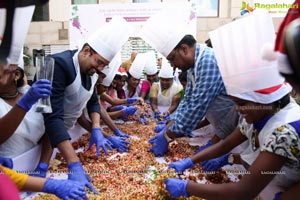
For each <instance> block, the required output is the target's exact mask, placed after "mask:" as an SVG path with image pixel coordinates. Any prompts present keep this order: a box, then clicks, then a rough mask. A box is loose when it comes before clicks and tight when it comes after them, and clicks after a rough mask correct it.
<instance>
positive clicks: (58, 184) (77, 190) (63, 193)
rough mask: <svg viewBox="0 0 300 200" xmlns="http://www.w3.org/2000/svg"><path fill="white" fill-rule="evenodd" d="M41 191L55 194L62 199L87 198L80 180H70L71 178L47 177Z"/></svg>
mask: <svg viewBox="0 0 300 200" xmlns="http://www.w3.org/2000/svg"><path fill="white" fill-rule="evenodd" d="M43 192H46V193H50V194H55V195H56V196H57V197H59V198H61V199H64V200H70V199H71V198H72V199H75V200H80V199H87V196H86V193H85V188H84V186H83V185H81V184H80V182H76V181H72V180H55V179H50V178H49V179H47V180H46V182H45V184H44V187H43Z"/></svg>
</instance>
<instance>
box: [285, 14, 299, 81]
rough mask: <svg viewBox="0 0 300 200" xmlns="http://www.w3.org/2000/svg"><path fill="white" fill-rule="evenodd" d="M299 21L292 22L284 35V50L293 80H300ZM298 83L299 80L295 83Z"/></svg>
mask: <svg viewBox="0 0 300 200" xmlns="http://www.w3.org/2000/svg"><path fill="white" fill-rule="evenodd" d="M299 43H300V20H299V19H295V20H293V21H292V22H291V23H290V24H289V25H288V26H287V28H286V31H285V35H284V50H285V52H286V55H287V58H288V61H289V64H290V68H291V69H292V70H293V72H294V75H295V79H297V78H298V79H299V78H300V69H299V65H300V58H299V56H300V46H299ZM297 82H298V83H299V80H298V81H297Z"/></svg>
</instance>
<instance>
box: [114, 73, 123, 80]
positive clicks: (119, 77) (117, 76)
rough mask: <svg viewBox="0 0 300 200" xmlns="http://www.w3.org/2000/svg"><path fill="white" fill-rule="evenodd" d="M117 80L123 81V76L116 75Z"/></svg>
mask: <svg viewBox="0 0 300 200" xmlns="http://www.w3.org/2000/svg"><path fill="white" fill-rule="evenodd" d="M114 79H115V80H121V79H122V76H121V75H120V74H116V75H115V77H114Z"/></svg>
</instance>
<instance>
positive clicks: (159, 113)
mask: <svg viewBox="0 0 300 200" xmlns="http://www.w3.org/2000/svg"><path fill="white" fill-rule="evenodd" d="M154 118H155V119H156V120H157V121H161V120H160V119H161V112H159V111H158V112H155V113H154Z"/></svg>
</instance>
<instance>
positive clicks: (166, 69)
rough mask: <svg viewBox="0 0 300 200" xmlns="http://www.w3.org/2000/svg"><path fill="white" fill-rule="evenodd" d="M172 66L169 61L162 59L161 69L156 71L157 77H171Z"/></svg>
mask: <svg viewBox="0 0 300 200" xmlns="http://www.w3.org/2000/svg"><path fill="white" fill-rule="evenodd" d="M173 70H174V69H173V67H172V66H171V65H170V63H169V62H168V61H167V60H166V59H163V60H162V66H161V70H160V71H159V73H158V77H160V78H173V77H174V75H173Z"/></svg>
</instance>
